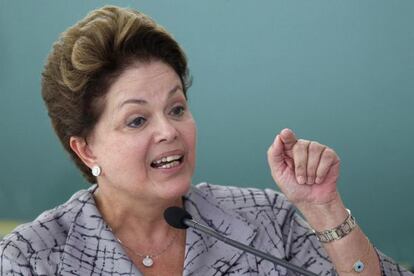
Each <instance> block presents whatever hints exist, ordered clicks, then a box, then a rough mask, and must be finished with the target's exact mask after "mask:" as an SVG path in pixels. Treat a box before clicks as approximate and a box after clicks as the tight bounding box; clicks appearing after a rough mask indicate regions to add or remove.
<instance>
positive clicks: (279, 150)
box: [267, 135, 285, 169]
mask: <svg viewBox="0 0 414 276" xmlns="http://www.w3.org/2000/svg"><path fill="white" fill-rule="evenodd" d="M267 159H268V162H269V166H270V168H271V169H273V168H280V167H282V166H285V154H284V148H283V142H282V140H281V138H280V136H279V135H276V138H275V140H274V141H273V144H272V145H271V146H270V148H269V150H268V152H267Z"/></svg>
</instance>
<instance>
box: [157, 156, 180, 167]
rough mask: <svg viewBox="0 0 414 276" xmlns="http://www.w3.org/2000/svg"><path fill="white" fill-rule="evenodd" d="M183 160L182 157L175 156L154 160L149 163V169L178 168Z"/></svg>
mask: <svg viewBox="0 0 414 276" xmlns="http://www.w3.org/2000/svg"><path fill="white" fill-rule="evenodd" d="M183 159H184V155H181V154H179V155H178V154H176V155H170V156H165V157H163V158H161V159H158V160H155V161H153V162H152V163H151V167H153V168H154V169H170V168H174V167H177V166H179V165H180V164H181V163H182V162H183Z"/></svg>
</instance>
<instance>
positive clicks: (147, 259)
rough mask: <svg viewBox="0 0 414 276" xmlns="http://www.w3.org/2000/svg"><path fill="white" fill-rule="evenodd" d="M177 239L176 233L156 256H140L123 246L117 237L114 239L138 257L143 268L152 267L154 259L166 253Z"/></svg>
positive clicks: (124, 245)
mask: <svg viewBox="0 0 414 276" xmlns="http://www.w3.org/2000/svg"><path fill="white" fill-rule="evenodd" d="M177 237H178V232H177V233H176V234H175V235H174V237H173V238H172V239H171V240H170V242H169V243H168V244H167V246H165V247H164V248H163V249H162V250H161V251H160V252H158V253H156V254H140V253H138V252H136V251H134V250H133V249H132V248H130V247H128V246H127V245H126V244H124V243H123V242H122V241H121V240H120V239H119V238H118V237H116V239H117V240H118V242H119V244H120V245H122V246H123V247H125V248H126V249H128V250H129V251H131V252H132V253H134V255H137V256H138V257H140V258H142V264H143V265H144V266H145V267H152V265H153V264H154V259H155V258H157V257H159V256H161V255H162V254H163V253H164V252H165V251H167V249H168V248H170V247H171V245H172V244H173V243H174V241H175V240H176V239H177Z"/></svg>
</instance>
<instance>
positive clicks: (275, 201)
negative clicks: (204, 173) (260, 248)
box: [192, 183, 296, 226]
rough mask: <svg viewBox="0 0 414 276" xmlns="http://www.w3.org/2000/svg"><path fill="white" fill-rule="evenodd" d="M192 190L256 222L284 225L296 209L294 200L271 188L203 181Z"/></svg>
mask: <svg viewBox="0 0 414 276" xmlns="http://www.w3.org/2000/svg"><path fill="white" fill-rule="evenodd" d="M192 193H194V194H195V195H196V197H200V198H202V199H203V200H206V201H209V202H210V203H212V204H214V205H216V206H217V207H219V208H220V209H222V210H223V211H225V212H226V213H230V214H235V215H238V216H241V217H243V218H245V219H247V220H248V221H249V222H253V223H254V224H257V223H262V222H263V221H269V223H270V222H278V224H279V225H280V226H283V225H284V224H286V223H288V222H289V221H290V220H291V219H292V218H293V216H294V215H295V213H296V209H295V208H294V206H293V204H292V203H290V202H289V201H288V200H287V199H286V197H285V196H284V195H283V194H282V193H280V192H277V191H275V190H272V189H258V188H242V187H234V186H221V185H214V184H210V183H200V184H198V185H195V186H194V187H193V189H192Z"/></svg>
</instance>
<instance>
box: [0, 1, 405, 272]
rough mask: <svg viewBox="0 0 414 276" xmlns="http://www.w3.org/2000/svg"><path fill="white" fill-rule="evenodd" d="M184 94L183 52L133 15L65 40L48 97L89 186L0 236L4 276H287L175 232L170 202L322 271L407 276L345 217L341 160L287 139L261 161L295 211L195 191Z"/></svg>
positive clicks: (260, 200)
mask: <svg viewBox="0 0 414 276" xmlns="http://www.w3.org/2000/svg"><path fill="white" fill-rule="evenodd" d="M188 86H189V78H188V68H187V61H186V58H185V56H184V53H183V52H182V50H181V49H180V47H179V45H178V44H177V43H176V41H175V40H174V39H173V38H172V37H171V36H170V35H169V34H168V33H167V32H166V31H165V30H164V29H163V28H161V27H160V26H159V25H157V24H156V23H155V22H153V21H152V20H151V19H150V18H148V17H147V16H145V15H143V14H141V13H139V12H137V11H133V10H129V9H122V8H117V7H104V8H102V9H99V10H96V11H93V12H92V13H90V14H89V15H88V16H87V17H86V18H85V19H83V20H82V21H80V22H78V23H77V24H76V25H74V26H73V27H71V28H70V29H69V30H67V31H66V32H65V33H64V34H63V35H62V37H61V38H60V39H59V40H58V41H57V43H56V44H55V45H54V47H53V50H52V52H51V54H50V55H49V58H48V61H47V63H46V66H45V69H44V72H43V79H42V95H43V98H44V101H45V103H46V105H47V108H48V111H49V116H50V117H51V121H52V125H53V127H54V129H55V131H56V133H57V135H58V137H59V139H60V141H61V142H62V144H63V146H64V147H65V149H66V150H67V151H68V152H69V153H70V154H71V156H72V158H73V160H74V161H75V163H76V165H77V166H78V167H79V169H80V170H81V171H82V173H83V174H84V176H85V178H86V179H87V180H88V181H89V182H90V183H97V184H96V185H93V186H92V187H91V188H89V189H88V190H82V191H79V192H78V193H76V194H75V195H73V196H72V198H71V199H70V200H69V201H68V202H66V203H65V204H63V205H61V206H59V207H57V208H55V209H53V210H50V211H47V212H45V213H43V214H42V215H40V216H39V217H38V218H37V219H36V220H35V221H33V222H31V223H28V224H25V225H22V226H20V227H18V228H17V229H16V230H15V231H13V233H11V234H10V235H9V236H7V237H6V238H5V239H4V240H2V241H1V243H0V261H1V268H0V272H1V275H14V274H19V275H31V274H33V275H98V274H100V275H141V274H144V275H182V274H185V275H224V274H226V275H231V274H232V275H239V274H240V275H241V274H252V275H288V274H289V273H290V272H289V271H287V270H286V269H285V268H283V267H279V266H274V265H273V264H271V263H269V262H266V261H262V260H260V259H258V258H256V257H254V256H251V255H249V254H246V253H243V252H241V251H239V250H236V249H234V248H231V247H230V246H227V245H225V244H223V243H221V242H217V241H216V240H215V239H213V238H210V237H208V236H205V235H204V234H202V233H199V232H197V231H195V230H191V229H188V230H186V231H183V230H178V229H174V228H172V227H170V226H169V225H168V224H167V223H166V222H165V221H164V219H163V212H164V210H165V209H166V208H167V207H169V206H181V207H184V208H185V209H186V210H187V211H189V212H190V213H191V214H192V215H193V216H194V218H195V219H197V220H199V221H201V222H203V223H204V224H207V225H208V226H210V227H212V228H214V229H216V230H217V231H219V232H221V233H222V234H224V235H226V236H228V237H230V238H233V239H236V240H238V241H241V242H242V243H244V244H249V245H251V246H253V247H255V248H259V249H261V250H263V251H266V252H268V253H269V254H272V255H274V256H276V257H279V258H283V259H285V260H288V261H290V262H291V263H293V264H296V265H299V266H302V267H303V268H306V269H308V270H310V271H313V272H314V273H317V274H319V275H332V274H335V273H336V272H335V271H337V272H338V273H339V274H340V275H356V274H358V275H380V274H381V271H382V273H383V274H384V275H412V274H410V273H409V272H407V271H405V270H404V269H403V268H401V267H400V266H399V265H397V264H396V263H394V262H393V261H392V260H390V259H388V258H387V257H385V256H383V255H382V254H381V253H380V252H379V251H376V249H375V248H374V247H373V246H372V244H371V243H370V242H369V240H368V239H367V238H366V237H365V235H364V234H363V232H362V231H361V229H360V228H359V227H358V226H357V224H356V223H355V220H354V218H353V217H352V216H351V215H350V213H349V212H348V211H347V210H346V209H345V207H344V204H343V203H342V201H341V198H340V196H339V194H338V192H337V189H336V181H337V179H338V176H339V164H340V161H339V158H338V156H337V155H336V153H335V152H334V151H333V150H332V149H330V148H328V147H327V146H324V145H321V144H319V143H317V142H313V141H307V140H300V139H299V140H298V139H297V138H296V136H295V134H294V133H293V132H292V131H291V130H289V129H285V130H282V131H281V132H280V133H279V134H278V135H277V136H276V138H275V140H274V142H273V144H272V145H271V146H270V148H269V151H268V162H269V166H270V169H271V173H272V176H273V178H274V180H275V182H276V183H277V184H278V185H279V187H280V188H281V190H282V191H283V193H284V194H285V196H286V198H287V199H288V200H289V201H288V200H287V199H286V198H285V196H283V195H282V194H278V193H276V192H274V191H271V190H266V191H261V190H257V189H241V188H236V187H222V186H216V185H210V184H206V183H204V184H200V185H197V186H193V187H192V186H191V177H192V174H193V170H194V164H195V141H196V126H195V122H194V120H193V118H192V116H191V112H190V110H189V108H188V105H187V101H186V99H187V94H186V93H187V89H188ZM292 203H293V204H292ZM294 206H295V207H296V208H298V209H299V210H300V211H301V212H302V214H303V215H304V217H305V218H306V220H307V222H308V223H309V225H310V226H311V227H312V228H313V229H314V230H311V228H309V226H308V224H306V223H305V222H304V221H303V220H302V219H301V218H300V217H299V216H298V215H297V214H296V212H295V209H294ZM332 229H336V231H333V230H332ZM314 231H315V232H314ZM334 238H335V239H334ZM289 275H290V274H289Z"/></svg>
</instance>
